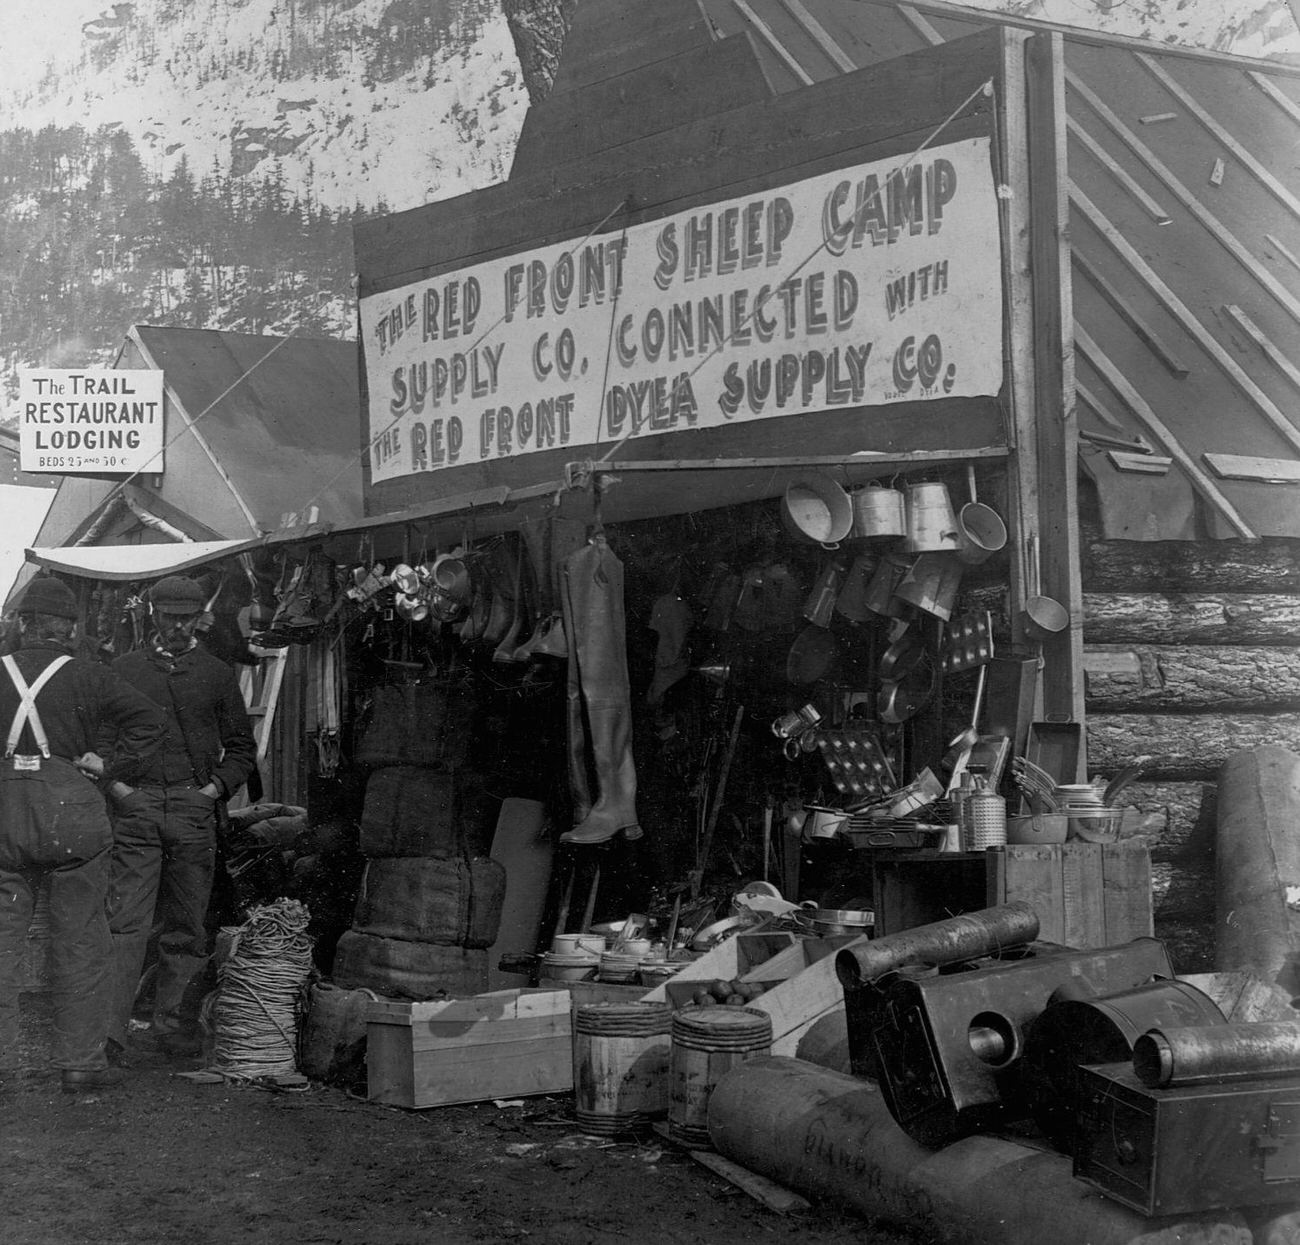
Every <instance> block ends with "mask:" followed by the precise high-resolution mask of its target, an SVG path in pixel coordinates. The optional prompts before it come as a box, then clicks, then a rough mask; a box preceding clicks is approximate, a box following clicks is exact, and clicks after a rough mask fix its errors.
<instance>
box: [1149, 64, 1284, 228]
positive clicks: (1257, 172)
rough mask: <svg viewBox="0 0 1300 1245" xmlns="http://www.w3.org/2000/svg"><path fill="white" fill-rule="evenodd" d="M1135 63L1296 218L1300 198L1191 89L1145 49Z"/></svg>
mask: <svg viewBox="0 0 1300 1245" xmlns="http://www.w3.org/2000/svg"><path fill="white" fill-rule="evenodd" d="M1137 62H1138V64H1139V65H1141V66H1142V68H1143V69H1145V70H1146V71H1147V72H1148V73H1149V74H1150V75H1151V76H1152V77H1153V78H1155V80H1156V81H1157V82H1159V83H1160V85H1161V86H1163V87H1164V88H1165V90H1166V91H1168V92H1169V94H1170V95H1172V96H1173V97H1174V98H1175V99H1176V100H1178V102H1179V103H1180V104H1182V106H1183V107H1184V108H1186V109H1187V111H1188V112H1189V113H1191V115H1192V116H1193V117H1195V118H1196V119H1197V121H1199V122H1200V123H1201V125H1202V126H1204V127H1205V129H1206V130H1207V131H1208V132H1209V133H1210V134H1212V135H1213V136H1214V138H1215V140H1216V141H1217V142H1219V143H1221V144H1222V145H1223V147H1224V148H1225V150H1227V151H1229V152H1231V153H1232V156H1233V158H1234V159H1235V160H1236V161H1237V162H1238V163H1239V164H1241V165H1242V167H1243V168H1246V169H1248V170H1249V171H1250V173H1251V175H1252V176H1253V177H1254V178H1255V179H1256V180H1257V181H1258V182H1259V183H1260V184H1261V185H1262V186H1263V187H1264V188H1265V189H1266V190H1267V191H1268V192H1269V193H1270V194H1271V195H1272V196H1273V197H1274V198H1275V199H1277V201H1278V202H1279V203H1281V204H1282V206H1283V207H1285V208H1286V209H1287V210H1288V211H1290V212H1292V213H1293V214H1294V215H1296V216H1297V217H1300V198H1297V197H1296V196H1295V195H1294V194H1292V193H1291V191H1290V190H1289V189H1287V187H1286V186H1284V185H1282V183H1281V182H1280V181H1278V179H1277V178H1276V177H1274V176H1273V174H1272V173H1270V172H1269V171H1268V169H1266V168H1265V167H1264V165H1263V164H1262V163H1261V162H1260V161H1259V160H1257V159H1256V158H1255V157H1254V156H1253V155H1251V153H1250V152H1249V151H1247V150H1246V148H1245V147H1243V146H1242V145H1241V143H1239V142H1238V141H1237V140H1236V139H1235V138H1234V137H1233V136H1232V135H1231V134H1229V133H1228V131H1227V130H1226V129H1224V127H1223V126H1222V125H1220V124H1219V122H1218V121H1216V120H1215V119H1214V117H1212V116H1211V115H1210V113H1209V112H1208V111H1207V110H1206V109H1204V108H1202V107H1201V105H1200V104H1199V103H1198V102H1197V100H1196V99H1195V98H1194V97H1193V96H1192V94H1191V92H1189V91H1188V90H1186V89H1185V88H1184V87H1183V85H1182V84H1181V83H1179V82H1177V81H1175V80H1174V78H1173V76H1172V75H1171V74H1170V73H1169V72H1168V70H1166V69H1164V68H1163V67H1162V66H1161V65H1160V64H1159V63H1158V62H1157V61H1156V58H1155V57H1154V56H1150V55H1148V54H1147V53H1145V52H1139V53H1138V55H1137Z"/></svg>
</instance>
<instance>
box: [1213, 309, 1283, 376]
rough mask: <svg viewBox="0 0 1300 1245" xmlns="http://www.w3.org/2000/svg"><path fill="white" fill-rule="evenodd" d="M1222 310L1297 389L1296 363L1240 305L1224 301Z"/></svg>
mask: <svg viewBox="0 0 1300 1245" xmlns="http://www.w3.org/2000/svg"><path fill="white" fill-rule="evenodd" d="M1223 310H1224V312H1225V313H1226V314H1227V315H1228V317H1229V318H1230V319H1232V320H1233V321H1235V322H1236V324H1237V327H1238V328H1240V329H1241V331H1242V332H1243V333H1245V334H1246V336H1247V337H1249V338H1250V340H1251V341H1253V342H1254V343H1255V345H1257V346H1258V347H1259V348H1260V351H1261V352H1262V353H1263V355H1264V358H1266V359H1267V360H1268V361H1269V362H1270V363H1271V364H1272V365H1273V366H1274V367H1275V368H1277V370H1278V371H1279V372H1281V373H1282V375H1283V376H1285V377H1286V378H1287V380H1289V381H1290V382H1291V384H1292V385H1294V386H1295V387H1296V388H1297V389H1300V368H1298V367H1296V365H1295V364H1294V363H1292V362H1291V360H1290V359H1289V358H1287V356H1286V355H1285V354H1283V353H1282V351H1281V350H1280V349H1279V348H1278V346H1277V344H1276V343H1275V342H1274V341H1273V340H1272V338H1270V337H1269V336H1268V335H1267V334H1266V333H1265V332H1264V330H1263V329H1262V328H1260V327H1259V325H1258V324H1256V323H1255V321H1254V320H1252V319H1251V318H1250V317H1249V316H1248V315H1247V314H1246V313H1245V312H1244V311H1242V309H1241V308H1240V307H1238V306H1236V305H1234V304H1233V303H1225V304H1224V308H1223Z"/></svg>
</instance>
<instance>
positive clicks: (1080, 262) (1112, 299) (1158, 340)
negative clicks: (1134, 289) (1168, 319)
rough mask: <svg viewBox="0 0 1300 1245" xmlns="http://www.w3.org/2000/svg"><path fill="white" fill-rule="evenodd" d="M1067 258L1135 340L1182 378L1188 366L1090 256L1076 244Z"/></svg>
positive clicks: (1173, 373)
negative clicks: (1126, 326) (1107, 304)
mask: <svg viewBox="0 0 1300 1245" xmlns="http://www.w3.org/2000/svg"><path fill="white" fill-rule="evenodd" d="M1070 258H1071V260H1072V261H1073V263H1074V266H1075V267H1076V268H1077V269H1078V270H1079V271H1080V272H1081V273H1083V275H1084V276H1085V277H1087V278H1088V281H1089V283H1090V284H1091V285H1092V286H1093V288H1094V289H1095V290H1096V291H1097V293H1099V294H1100V295H1101V296H1102V297H1103V298H1104V299H1105V300H1106V301H1107V302H1108V303H1109V304H1110V305H1111V307H1112V308H1114V310H1115V311H1116V312H1118V313H1119V315H1120V318H1121V319H1122V320H1123V321H1124V323H1125V324H1127V325H1128V326H1129V328H1131V329H1132V330H1133V332H1134V334H1135V336H1136V337H1137V338H1138V340H1139V341H1141V342H1142V344H1143V345H1144V346H1146V348H1147V349H1148V350H1150V351H1151V353H1152V354H1153V355H1155V357H1156V358H1157V359H1159V360H1160V362H1161V363H1163V364H1164V365H1165V369H1166V370H1167V371H1168V372H1170V373H1171V374H1172V375H1174V376H1177V377H1178V379H1179V380H1182V379H1183V378H1184V377H1185V376H1186V375H1187V373H1188V372H1189V371H1190V370H1191V369H1190V368H1189V367H1188V366H1187V364H1185V363H1184V362H1183V361H1182V360H1181V359H1180V358H1179V357H1178V355H1177V354H1176V353H1175V352H1174V350H1173V347H1171V346H1168V345H1166V344H1165V341H1164V339H1163V338H1162V337H1161V336H1160V334H1159V333H1157V332H1156V331H1155V329H1153V328H1152V327H1151V326H1150V325H1149V324H1148V323H1147V322H1146V321H1145V320H1144V319H1143V318H1142V317H1141V316H1140V315H1139V314H1138V311H1137V308H1135V307H1134V306H1133V305H1132V304H1131V303H1130V302H1129V300H1128V299H1127V298H1125V297H1124V295H1123V294H1122V293H1121V292H1120V291H1119V290H1118V289H1116V287H1115V286H1114V285H1113V284H1112V283H1111V282H1110V281H1108V280H1107V279H1106V278H1105V277H1104V276H1103V275H1102V274H1101V273H1100V272H1099V271H1098V269H1097V266H1096V265H1095V264H1094V263H1093V262H1092V260H1090V259H1089V258H1088V257H1087V256H1086V255H1085V254H1084V253H1083V252H1082V251H1081V250H1080V249H1079V248H1078V247H1077V246H1076V247H1073V248H1072V250H1071V252H1070Z"/></svg>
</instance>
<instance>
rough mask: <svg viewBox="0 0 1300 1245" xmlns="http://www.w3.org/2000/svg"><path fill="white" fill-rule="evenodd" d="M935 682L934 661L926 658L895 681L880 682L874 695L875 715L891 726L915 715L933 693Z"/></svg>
mask: <svg viewBox="0 0 1300 1245" xmlns="http://www.w3.org/2000/svg"><path fill="white" fill-rule="evenodd" d="M922 655H923V656H925V654H924V653H923V654H922ZM935 682H936V679H935V668H934V663H933V662H932V661H929V660H926V661H922V662H921V663H920V664H919V665H917V666H916V667H914V668H913V669H912V670H910V671H908V673H907V674H906V675H905V676H903V678H901V679H899V680H898V681H897V682H894V683H882V684H881V686H880V691H879V692H878V693H877V695H876V716H877V717H878V718H879V719H880V720H881V721H882V722H886V723H888V724H889V725H891V726H896V725H898V724H899V723H900V722H906V721H907V720H908V719H909V718H913V717H915V716H916V715H917V714H918V713H919V712H920V711H921V710H922V709H923V708H924V707H925V705H926V704H927V703H928V701H929V700H930V697H931V696H933V695H934V688H935Z"/></svg>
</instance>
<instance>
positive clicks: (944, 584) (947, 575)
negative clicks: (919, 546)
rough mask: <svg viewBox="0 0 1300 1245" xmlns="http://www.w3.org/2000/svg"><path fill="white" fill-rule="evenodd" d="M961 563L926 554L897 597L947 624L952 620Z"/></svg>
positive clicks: (904, 580) (945, 555) (914, 565)
mask: <svg viewBox="0 0 1300 1245" xmlns="http://www.w3.org/2000/svg"><path fill="white" fill-rule="evenodd" d="M961 569H962V568H961V562H960V561H959V560H958V559H957V558H955V557H954V556H953V555H952V554H950V553H923V554H921V556H920V557H919V558H917V559H916V561H915V562H913V563H912V565H911V567H910V568H909V569H908V572H907V574H906V575H904V576H903V578H902V580H901V581H900V582H899V585H898V587H897V588H896V589H895V590H894V595H895V596H897V597H898V598H899V600H901V601H906V602H907V603H908V604H909V605H915V606H916V607H917V609H921V610H924V611H925V612H926V613H927V614H933V615H935V617H937V618H942V619H944V620H945V621H946V620H947V619H949V618H951V617H952V607H953V604H954V602H955V601H956V600H957V588H958V586H959V585H960V584H961Z"/></svg>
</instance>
